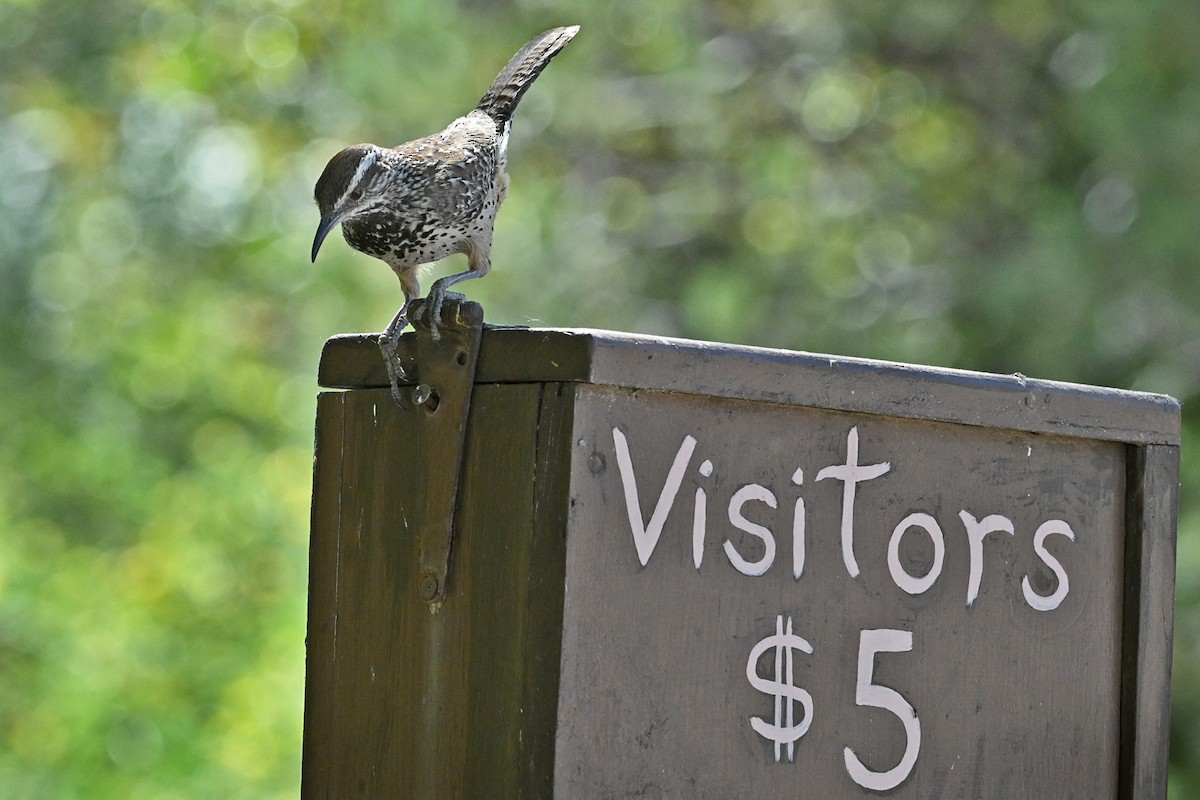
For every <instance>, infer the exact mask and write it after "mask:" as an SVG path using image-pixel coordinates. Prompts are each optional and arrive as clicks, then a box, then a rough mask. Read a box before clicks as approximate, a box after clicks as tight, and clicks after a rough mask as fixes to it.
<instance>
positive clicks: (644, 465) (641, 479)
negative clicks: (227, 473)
mask: <svg viewBox="0 0 1200 800" xmlns="http://www.w3.org/2000/svg"><path fill="white" fill-rule="evenodd" d="M405 346H410V343H406V345H405ZM320 379H321V383H322V385H323V386H326V387H330V388H341V389H347V390H349V391H343V392H326V393H323V394H322V395H321V396H320V399H319V403H318V418H317V461H316V476H315V492H314V502H313V532H312V562H311V563H312V566H311V594H310V611H309V638H308V680H307V696H306V711H305V741H304V779H303V797H305V798H325V797H339V798H341V797H417V798H425V797H437V798H452V797H463V798H472V797H481V798H482V797H488V798H491V797H551V796H553V797H561V798H585V797H589V798H590V797H614V798H617V797H639V798H649V797H687V798H691V797H696V798H699V797H712V798H729V797H739V798H749V797H770V798H775V797H813V798H827V797H850V798H858V797H863V798H869V797H879V796H887V797H912V798H966V797H1022V798H1025V797H1028V798H1060V797H1086V798H1102V797H1109V798H1135V797H1137V798H1143V797H1164V796H1165V793H1166V790H1165V787H1166V774H1167V766H1166V758H1167V736H1168V718H1169V684H1170V674H1169V665H1170V650H1171V647H1170V645H1171V620H1172V606H1173V589H1174V542H1175V512H1176V489H1177V482H1178V447H1179V408H1178V405H1177V403H1176V402H1175V401H1174V400H1172V399H1170V398H1167V397H1163V396H1157V395H1147V394H1139V393H1133V392H1123V391H1115V390H1110V389H1098V388H1092V387H1084V386H1077V385H1068V384H1061V383H1053V382H1047V381H1037V380H1030V379H1026V378H1023V377H1021V376H996V375H983V374H977V373H968V372H961V371H953V370H939V369H933V368H928V367H913V366H908V365H901V364H889V363H882V362H874V361H866V360H857V359H845V358H838V357H831V356H819V355H812V354H805V353H791V352H783V351H771V350H762V349H756V348H742V347H729V346H724V345H712V344H706V343H699V342H687V341H681V340H668V339H661V338H655V337H638V336H629V335H625V334H614V333H607V332H598V331H569V330H536V329H533V330H531V329H504V328H487V329H485V331H484V334H483V338H482V344H481V346H480V351H479V359H478V367H477V371H476V379H475V384H474V390H473V393H472V398H471V405H470V412H469V420H468V423H467V426H466V437H465V449H464V452H463V466H462V471H461V477H460V481H459V492H458V506H457V510H456V517H455V526H454V539H453V551H452V555H451V560H450V568H449V578H448V581H447V584H446V597H445V601H444V603H443V604H442V605H441V607H440V608H439V609H438V611H437V613H435V614H431V613H430V610H429V606H428V605H427V604H426V602H424V601H423V600H422V597H421V594H420V592H421V586H420V583H421V577H422V576H421V574H420V569H419V564H420V563H421V552H420V551H421V541H422V538H421V537H422V525H423V520H422V519H420V513H421V512H420V510H421V508H422V507H423V506H422V498H423V496H424V492H426V490H427V487H426V486H425V485H424V479H423V475H424V474H426V472H427V470H426V466H427V465H428V464H429V463H430V460H431V459H438V458H442V457H445V453H443V452H441V451H440V450H439V448H437V447H436V446H434V445H431V444H430V442H428V441H427V440H426V439H423V438H422V435H421V431H422V427H423V425H424V424H425V423H424V422H423V420H425V419H426V418H427V416H428V415H429V414H431V413H432V414H436V413H437V412H436V411H432V412H431V411H429V410H428V409H425V408H422V407H413V408H410V409H408V410H401V409H399V408H397V407H396V406H395V405H394V404H393V403H392V401H391V398H390V395H389V392H388V390H387V389H386V388H383V387H385V386H386V382H387V379H386V375H385V374H384V369H383V365H382V361H381V360H380V358H379V356H378V350H377V349H376V348H375V344H374V339H373V338H372V337H338V338H335V339H332V340H330V342H329V343H328V344H327V346H326V350H325V353H324V355H323V357H322V364H321V372H320ZM423 415H425V416H423Z"/></svg>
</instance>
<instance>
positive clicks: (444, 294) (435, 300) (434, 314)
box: [417, 283, 466, 341]
mask: <svg viewBox="0 0 1200 800" xmlns="http://www.w3.org/2000/svg"><path fill="white" fill-rule="evenodd" d="M447 298H449V299H451V300H458V301H460V302H461V301H463V300H466V298H465V297H464V296H463V295H461V294H459V293H458V292H449V291H446V290H445V289H442V288H440V287H439V286H438V285H437V284H436V283H435V284H434V285H433V288H432V289H430V290H429V296H428V297H426V298H425V305H423V306H421V307H420V308H419V309H418V312H417V313H419V314H420V315H421V316H422V317H425V316H428V318H429V332H430V334H431V335H432V336H433V339H434V341H437V340H438V339H441V338H442V332H441V330H439V327H438V326H439V325H440V324H441V320H442V304H443V303H445V302H446V299H447Z"/></svg>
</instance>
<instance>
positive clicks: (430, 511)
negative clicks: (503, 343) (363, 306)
mask: <svg viewBox="0 0 1200 800" xmlns="http://www.w3.org/2000/svg"><path fill="white" fill-rule="evenodd" d="M423 303H424V301H423V300H414V301H413V303H412V308H411V312H412V313H411V315H410V319H413V320H414V323H413V329H414V331H415V332H416V336H417V338H416V378H417V385H416V387H415V388H414V389H413V390H412V402H413V406H414V408H413V412H414V413H413V416H414V422H415V424H416V425H417V429H418V441H419V442H420V450H419V452H420V454H421V457H422V458H423V459H424V463H423V464H422V465H421V466H420V467H419V472H420V474H421V476H422V478H423V480H424V493H423V496H424V508H423V509H422V514H421V528H420V530H419V531H418V536H419V538H420V546H421V567H420V569H421V579H420V583H419V584H418V588H419V591H420V594H421V599H422V600H424V601H425V602H426V603H427V604H428V605H429V610H430V612H431V613H435V614H436V613H437V611H438V609H439V608H441V606H442V603H444V602H445V601H446V580H447V578H448V576H449V572H450V551H451V546H452V544H453V542H454V519H455V510H456V508H457V501H458V489H459V485H460V483H461V476H462V470H463V461H464V459H463V450H464V448H465V445H466V439H467V419H468V416H469V414H470V411H471V391H472V389H473V388H474V386H475V365H476V363H477V362H478V360H479V342H480V339H481V338H482V333H483V307H482V306H480V305H479V304H478V303H470V302H465V301H458V300H452V299H449V298H447V299H446V301H445V303H444V304H443V305H442V319H441V320H440V321H439V322H438V325H437V328H438V331H437V333H434V331H433V330H432V329H431V327H430V321H429V319H428V317H427V315H425V314H424V313H422V311H423V309H422V308H421V304H423Z"/></svg>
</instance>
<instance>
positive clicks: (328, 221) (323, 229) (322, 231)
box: [312, 214, 341, 262]
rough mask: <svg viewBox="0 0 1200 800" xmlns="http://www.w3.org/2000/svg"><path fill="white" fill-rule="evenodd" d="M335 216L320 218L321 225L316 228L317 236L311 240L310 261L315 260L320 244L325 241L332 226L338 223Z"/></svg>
mask: <svg viewBox="0 0 1200 800" xmlns="http://www.w3.org/2000/svg"><path fill="white" fill-rule="evenodd" d="M340 221H341V220H340V218H339V217H338V215H337V214H330V215H329V216H327V217H321V224H320V225H318V226H317V235H316V238H314V239H313V249H312V260H313V261H314V262H315V261H316V260H317V251H318V250H320V249H321V242H323V241H325V237H326V236H328V235H329V232H330V231H331V230H333V226H334V225H337V224H338V222H340Z"/></svg>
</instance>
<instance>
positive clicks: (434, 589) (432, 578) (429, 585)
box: [417, 572, 441, 603]
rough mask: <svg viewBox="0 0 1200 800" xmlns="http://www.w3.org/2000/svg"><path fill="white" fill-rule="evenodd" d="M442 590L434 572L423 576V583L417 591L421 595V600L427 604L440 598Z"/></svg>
mask: <svg viewBox="0 0 1200 800" xmlns="http://www.w3.org/2000/svg"><path fill="white" fill-rule="evenodd" d="M440 590H441V584H440V583H439V582H438V577H437V575H435V574H433V573H432V572H426V573H425V574H424V575H422V576H421V583H420V586H419V587H418V589H417V591H419V592H420V593H421V599H422V600H424V601H425V602H426V603H428V602H430V601H431V600H433V599H434V598H435V597H437V596H438V592H439V591H440Z"/></svg>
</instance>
